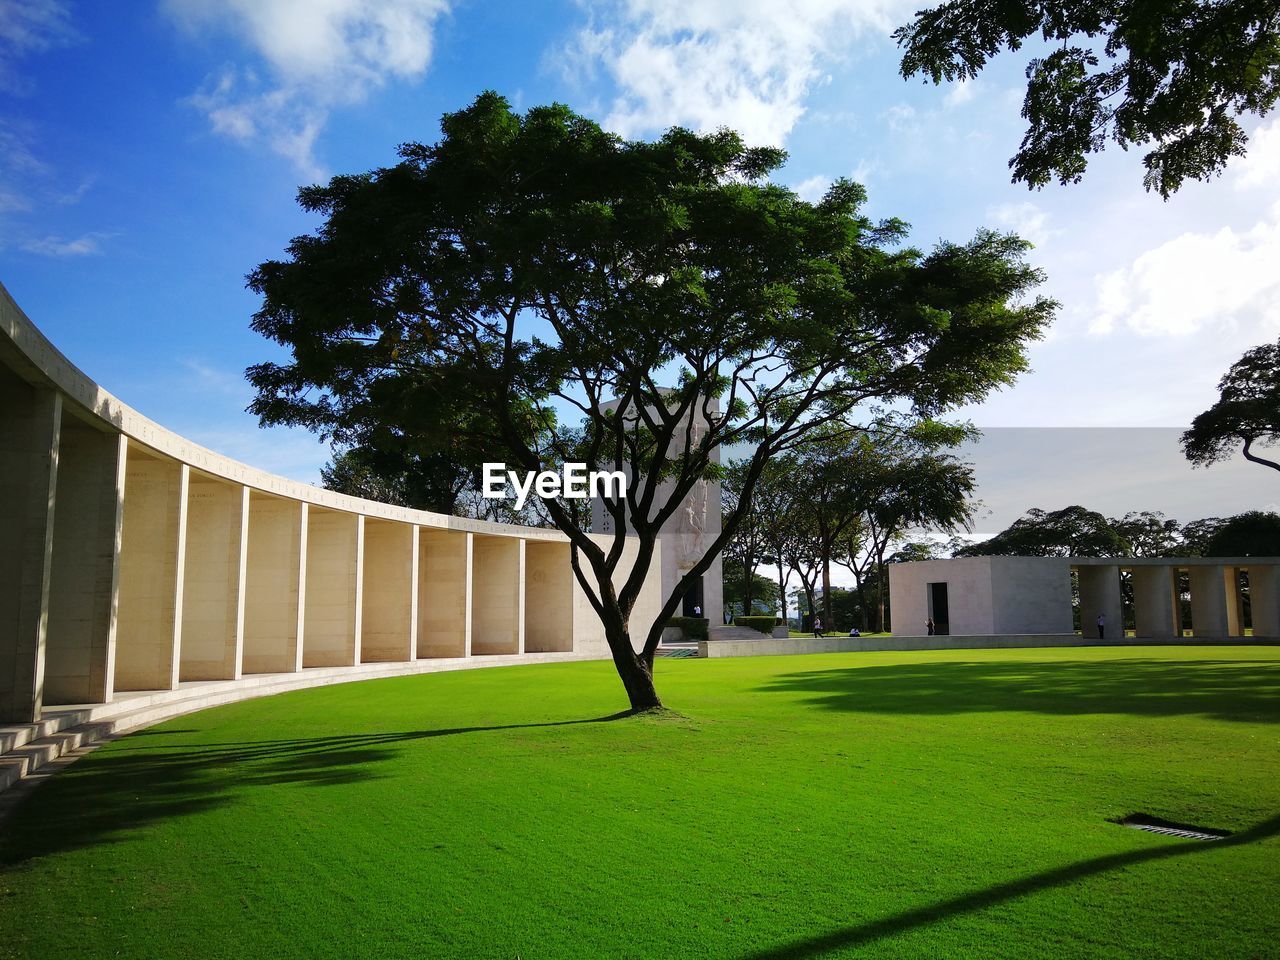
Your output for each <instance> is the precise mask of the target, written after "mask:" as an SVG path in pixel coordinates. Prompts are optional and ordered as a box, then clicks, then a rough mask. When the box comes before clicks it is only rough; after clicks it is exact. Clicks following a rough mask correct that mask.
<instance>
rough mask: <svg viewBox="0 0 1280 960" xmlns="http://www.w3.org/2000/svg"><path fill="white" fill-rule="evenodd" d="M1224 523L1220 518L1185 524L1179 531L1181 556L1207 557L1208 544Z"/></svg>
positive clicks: (1206, 518) (1208, 518) (1207, 518)
mask: <svg viewBox="0 0 1280 960" xmlns="http://www.w3.org/2000/svg"><path fill="white" fill-rule="evenodd" d="M1226 522H1227V521H1226V520H1223V519H1222V518H1221V517H1205V518H1204V519H1203V520H1192V521H1191V522H1189V523H1187V524H1185V525H1184V526H1183V528H1182V531H1181V535H1182V550H1183V554H1184V555H1185V556H1188V557H1207V556H1208V555H1209V544H1210V543H1211V542H1212V541H1213V538H1214V535H1215V534H1217V532H1218V531H1219V530H1220V529H1222V525H1223V524H1225V523H1226Z"/></svg>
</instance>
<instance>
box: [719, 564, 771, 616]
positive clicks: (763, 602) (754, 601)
mask: <svg viewBox="0 0 1280 960" xmlns="http://www.w3.org/2000/svg"><path fill="white" fill-rule="evenodd" d="M742 571H743V568H742V566H741V564H737V563H733V564H731V563H728V562H726V563H725V566H724V603H725V608H726V609H727V610H745V609H746V583H745V578H744V577H743V575H742ZM777 609H778V584H777V583H775V582H774V581H773V580H770V579H769V578H768V577H766V576H763V575H761V574H759V573H756V574H752V576H751V610H752V611H753V612H754V611H758V610H777Z"/></svg>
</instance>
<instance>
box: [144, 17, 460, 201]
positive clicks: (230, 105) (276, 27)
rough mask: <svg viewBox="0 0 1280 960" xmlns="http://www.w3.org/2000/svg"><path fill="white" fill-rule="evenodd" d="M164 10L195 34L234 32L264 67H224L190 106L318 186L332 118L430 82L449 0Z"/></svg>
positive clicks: (218, 128)
mask: <svg viewBox="0 0 1280 960" xmlns="http://www.w3.org/2000/svg"><path fill="white" fill-rule="evenodd" d="M165 9H166V10H167V11H168V12H169V13H170V15H171V16H172V17H173V18H174V19H175V20H176V21H177V22H178V23H180V24H181V25H182V26H184V27H185V28H187V29H188V30H190V31H191V32H193V33H196V32H200V31H204V30H207V29H209V28H217V29H222V30H225V31H228V32H230V33H232V34H233V35H235V36H236V37H238V38H239V39H240V40H242V41H243V42H244V43H245V44H247V45H248V46H249V47H250V49H251V50H252V51H253V53H254V54H255V55H256V57H257V58H258V60H259V61H260V63H259V64H255V65H250V66H236V65H232V66H228V67H226V68H224V69H223V70H221V71H219V72H217V73H216V74H213V75H211V76H210V77H209V79H208V80H207V81H206V83H205V85H204V87H203V88H202V89H201V90H200V91H198V92H197V93H196V94H194V95H193V96H192V97H191V98H190V103H191V104H192V105H194V106H195V107H197V108H198V109H200V110H201V111H202V112H203V113H204V114H205V115H206V116H207V117H208V119H209V124H210V127H211V128H212V129H213V131H214V132H215V133H217V134H220V135H222V136H227V137H230V138H231V139H234V140H238V141H241V142H246V143H248V142H255V141H261V142H263V143H265V144H266V145H267V146H269V147H270V148H271V149H272V150H274V151H275V152H276V153H279V154H280V155H282V156H284V157H287V158H289V159H290V160H291V161H293V163H294V164H295V166H296V167H297V168H298V169H299V171H300V172H302V173H303V174H305V175H306V176H308V177H311V178H313V179H319V178H320V177H321V176H322V171H321V170H320V168H319V165H318V164H317V163H316V161H315V158H314V147H315V142H316V138H317V137H318V136H319V134H320V132H321V131H322V130H323V128H324V125H325V122H326V121H327V120H328V117H329V113H330V112H331V111H332V110H333V109H334V108H335V107H341V106H349V105H352V104H357V103H360V102H362V101H363V100H365V99H366V98H367V97H368V96H369V95H370V94H371V93H372V92H373V91H374V90H376V89H378V88H379V87H381V86H383V85H385V84H386V83H387V82H388V81H390V80H413V79H417V78H418V77H421V76H422V75H423V74H424V73H425V72H426V69H427V65H428V64H429V63H430V60H431V53H432V41H433V36H432V33H433V29H434V27H435V22H436V20H438V19H439V18H440V17H441V16H442V15H443V14H445V13H446V12H447V11H448V9H449V0H165ZM258 66H261V67H262V68H264V69H265V74H266V76H265V77H264V76H263V75H262V71H260V70H259V69H257V68H256V67H258Z"/></svg>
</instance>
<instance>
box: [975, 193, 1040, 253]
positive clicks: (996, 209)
mask: <svg viewBox="0 0 1280 960" xmlns="http://www.w3.org/2000/svg"><path fill="white" fill-rule="evenodd" d="M987 219H988V220H990V221H991V222H992V223H993V224H995V225H996V226H997V227H1003V228H1004V229H1006V230H1012V231H1013V232H1014V233H1016V234H1017V235H1018V236H1020V237H1022V239H1024V240H1030V241H1031V242H1032V243H1034V244H1035V245H1036V246H1037V247H1042V246H1044V244H1045V243H1046V242H1048V240H1049V237H1050V235H1051V234H1052V233H1053V231H1051V230H1050V229H1049V215H1048V214H1047V213H1045V212H1044V211H1043V210H1041V209H1040V208H1039V207H1037V206H1036V205H1035V204H1034V203H1031V202H1030V201H1027V200H1024V201H1022V202H1021V203H1001V204H997V205H996V206H993V207H987Z"/></svg>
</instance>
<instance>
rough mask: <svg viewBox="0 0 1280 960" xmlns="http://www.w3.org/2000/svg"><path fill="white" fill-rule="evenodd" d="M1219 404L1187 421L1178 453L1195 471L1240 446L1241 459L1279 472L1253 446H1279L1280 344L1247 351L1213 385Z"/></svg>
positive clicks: (1279, 464)
mask: <svg viewBox="0 0 1280 960" xmlns="http://www.w3.org/2000/svg"><path fill="white" fill-rule="evenodd" d="M1218 391H1219V397H1218V401H1217V402H1216V403H1215V404H1214V405H1213V406H1212V407H1210V408H1209V409H1208V410H1206V411H1205V412H1204V413H1202V414H1200V415H1199V416H1198V417H1196V418H1195V420H1193V421H1192V422H1191V429H1190V430H1188V431H1187V432H1186V433H1184V434H1183V435H1182V450H1183V453H1185V454H1186V457H1187V459H1188V460H1190V461H1191V462H1192V463H1193V464H1195V465H1196V466H1198V467H1207V466H1210V465H1212V464H1215V463H1219V462H1221V461H1223V460H1225V459H1227V457H1229V456H1230V455H1231V453H1232V452H1233V451H1234V449H1235V448H1236V447H1240V448H1241V450H1242V452H1243V454H1244V457H1245V459H1247V460H1250V461H1252V462H1253V463H1256V464H1258V465H1260V466H1264V467H1271V468H1272V469H1273V470H1280V463H1276V462H1275V461H1274V460H1270V459H1267V458H1266V457H1262V456H1259V455H1258V454H1256V453H1254V451H1253V446H1254V444H1260V445H1263V446H1267V445H1270V444H1274V443H1276V442H1280V342H1276V343H1268V344H1263V345H1262V346H1260V347H1255V348H1253V349H1252V350H1249V351H1246V352H1245V354H1244V356H1242V357H1241V358H1240V359H1239V360H1237V361H1236V362H1235V363H1234V364H1233V365H1232V367H1231V369H1230V370H1228V371H1227V372H1226V374H1225V375H1224V376H1223V378H1222V379H1221V380H1220V381H1218Z"/></svg>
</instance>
